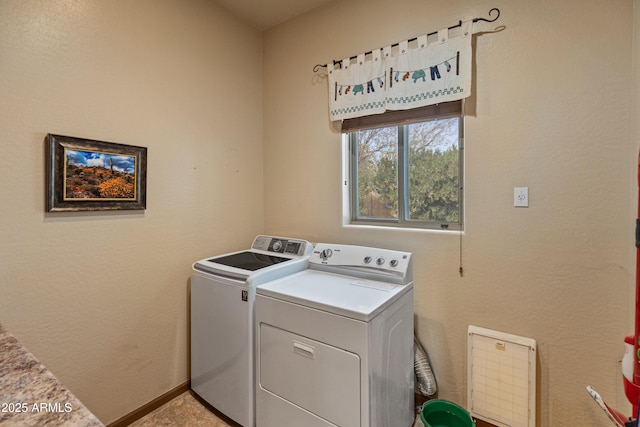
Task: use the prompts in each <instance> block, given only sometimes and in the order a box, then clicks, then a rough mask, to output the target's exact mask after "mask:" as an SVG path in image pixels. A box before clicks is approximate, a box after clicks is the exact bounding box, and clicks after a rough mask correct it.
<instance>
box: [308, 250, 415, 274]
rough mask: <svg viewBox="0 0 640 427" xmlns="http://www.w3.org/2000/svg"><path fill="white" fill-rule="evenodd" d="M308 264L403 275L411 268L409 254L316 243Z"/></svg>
mask: <svg viewBox="0 0 640 427" xmlns="http://www.w3.org/2000/svg"><path fill="white" fill-rule="evenodd" d="M309 262H310V263H314V264H321V265H326V266H333V267H346V268H349V267H358V268H368V269H373V270H380V271H381V272H394V273H395V274H401V275H405V274H407V273H408V272H409V269H410V268H411V253H410V252H402V251H394V250H390V249H381V248H370V247H366V246H353V245H341V244H334V243H318V244H316V245H315V248H314V250H313V253H312V254H311V258H310V259H309Z"/></svg>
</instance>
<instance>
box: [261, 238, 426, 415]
mask: <svg viewBox="0 0 640 427" xmlns="http://www.w3.org/2000/svg"><path fill="white" fill-rule="evenodd" d="M256 324H257V328H256V329H257V330H256V333H257V342H258V347H257V349H258V354H257V367H256V376H257V377H256V380H257V381H256V425H257V426H258V427H283V426H287V427H288V426H291V427H293V426H305V427H329V426H340V427H403V426H404V427H409V426H411V425H412V423H413V421H414V408H413V403H414V402H413V400H414V395H413V383H414V373H413V270H412V262H411V253H408V252H399V251H391V250H385V249H378V248H367V247H361V246H350V245H338V244H325V243H318V244H317V245H316V247H315V249H314V252H313V253H312V255H311V258H310V259H309V268H308V269H307V270H304V271H301V272H298V273H295V274H292V275H290V276H287V277H284V278H281V279H277V280H274V281H272V282H269V283H267V284H264V285H262V286H260V287H258V288H257V291H256Z"/></svg>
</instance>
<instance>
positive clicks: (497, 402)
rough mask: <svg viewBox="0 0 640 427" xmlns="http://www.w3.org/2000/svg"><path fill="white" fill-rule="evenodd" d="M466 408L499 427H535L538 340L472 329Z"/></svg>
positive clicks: (470, 334)
mask: <svg viewBox="0 0 640 427" xmlns="http://www.w3.org/2000/svg"><path fill="white" fill-rule="evenodd" d="M468 334H469V336H468V341H467V352H468V354H467V405H468V406H469V412H470V413H471V415H472V416H473V417H475V418H480V419H482V420H484V421H487V422H490V423H492V424H494V425H496V426H498V427H534V426H535V425H536V341H535V340H534V339H532V338H526V337H520V336H517V335H511V334H506V333H504V332H498V331H492V330H489V329H484V328H480V327H477V326H472V325H470V326H469V331H468Z"/></svg>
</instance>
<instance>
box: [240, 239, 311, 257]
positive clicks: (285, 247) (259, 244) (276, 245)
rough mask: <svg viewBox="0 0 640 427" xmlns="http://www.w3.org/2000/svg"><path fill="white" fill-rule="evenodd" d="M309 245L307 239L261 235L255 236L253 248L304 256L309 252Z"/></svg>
mask: <svg viewBox="0 0 640 427" xmlns="http://www.w3.org/2000/svg"><path fill="white" fill-rule="evenodd" d="M309 245H310V244H309V242H307V241H306V240H297V239H289V238H283V237H274V236H262V235H261V236H257V237H256V238H255V240H254V241H253V244H252V245H251V248H252V249H258V250H261V251H267V252H276V253H279V254H290V255H297V256H303V255H306V254H307V253H308V251H309V248H308V246H309Z"/></svg>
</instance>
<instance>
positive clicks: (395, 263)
mask: <svg viewBox="0 0 640 427" xmlns="http://www.w3.org/2000/svg"><path fill="white" fill-rule="evenodd" d="M389 265H390V266H391V267H397V266H398V260H397V259H392V260H391V261H389Z"/></svg>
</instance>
